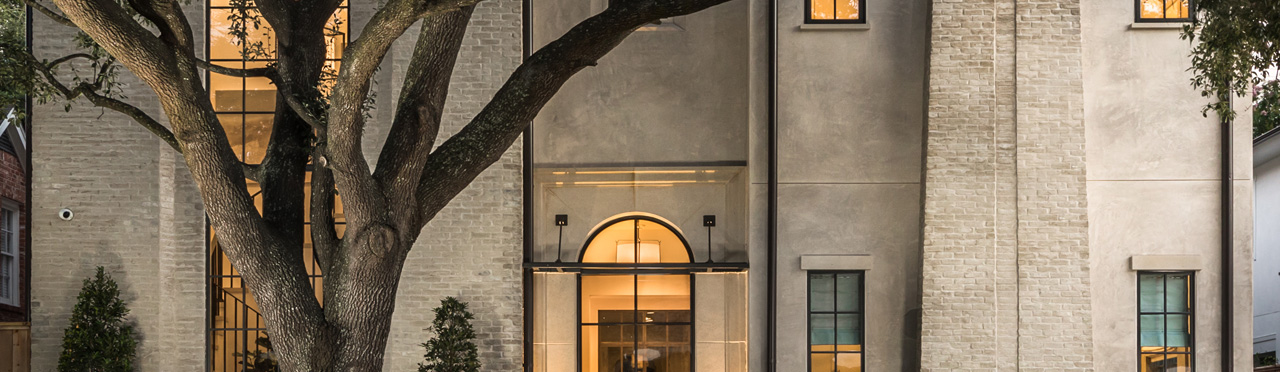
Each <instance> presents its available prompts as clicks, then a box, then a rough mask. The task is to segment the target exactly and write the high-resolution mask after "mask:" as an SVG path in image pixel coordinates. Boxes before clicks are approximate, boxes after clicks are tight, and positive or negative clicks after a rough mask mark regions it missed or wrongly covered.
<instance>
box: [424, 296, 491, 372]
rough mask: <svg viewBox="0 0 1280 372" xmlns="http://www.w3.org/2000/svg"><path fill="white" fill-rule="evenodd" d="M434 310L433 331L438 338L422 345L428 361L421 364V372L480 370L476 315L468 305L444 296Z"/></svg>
mask: <svg viewBox="0 0 1280 372" xmlns="http://www.w3.org/2000/svg"><path fill="white" fill-rule="evenodd" d="M434 311H435V313H436V319H435V320H433V321H432V322H431V331H432V332H434V333H435V335H434V336H433V337H431V339H430V340H427V343H425V344H422V347H425V348H426V349H427V354H426V355H424V357H425V358H426V362H424V363H420V364H418V372H478V371H480V357H479V354H478V353H477V352H476V344H475V342H474V340H475V338H476V332H475V330H473V329H472V328H471V319H473V318H475V316H473V315H471V312H469V311H467V304H466V303H465V302H462V301H458V299H456V298H453V297H445V298H444V299H443V300H441V301H440V307H437V308H435V310H434Z"/></svg>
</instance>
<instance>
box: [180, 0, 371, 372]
mask: <svg viewBox="0 0 1280 372" xmlns="http://www.w3.org/2000/svg"><path fill="white" fill-rule="evenodd" d="M244 5H247V6H245V7H243V9H241V7H239V6H237V4H233V3H232V2H231V1H230V0H211V1H208V2H207V7H206V8H205V11H206V13H205V17H206V20H207V21H208V22H207V23H206V25H207V29H206V31H207V32H206V35H205V37H206V39H205V42H206V43H205V45H206V49H205V51H206V53H207V56H208V57H209V61H210V63H213V64H217V65H221V66H225V67H230V68H236V69H242V68H258V67H265V66H267V65H269V64H272V63H275V62H276V56H275V54H274V51H275V43H276V40H275V33H274V32H273V31H272V30H271V28H270V26H269V25H267V24H266V23H265V21H261V22H257V23H255V22H252V21H247V22H246V24H247V25H246V26H245V30H244V31H245V33H246V34H247V35H246V36H245V40H239V38H237V37H236V36H235V34H234V33H232V32H231V29H232V25H233V22H232V20H231V18H232V17H234V16H237V15H238V16H240V17H249V18H250V19H258V20H261V18H260V16H259V15H258V10H257V8H256V6H255V5H254V3H253V1H252V0H250V1H248V2H247V3H246V4H244ZM349 21H350V9H349V4H348V2H346V1H344V2H343V3H342V4H341V5H339V6H338V8H337V9H336V10H335V11H334V14H333V15H332V16H331V17H330V19H329V22H328V23H326V25H325V30H324V33H325V41H326V50H325V64H324V67H323V69H322V74H323V75H322V76H323V77H322V81H321V87H320V88H321V91H322V92H323V91H325V90H326V89H328V87H329V85H328V84H330V83H331V81H332V78H333V76H334V74H336V72H337V71H338V67H339V64H340V61H341V58H342V51H343V48H344V47H345V46H346V43H347V35H348V32H349ZM205 76H206V82H207V89H208V93H209V100H210V102H211V103H212V104H213V108H214V111H215V112H216V113H217V115H218V121H219V122H220V123H221V124H222V127H223V130H225V131H226V134H227V140H228V142H230V145H231V148H232V150H233V151H234V152H235V154H236V156H237V157H238V158H239V159H240V160H241V161H243V162H245V163H248V164H261V163H262V161H263V159H264V157H265V155H266V149H267V145H268V141H269V140H270V138H271V129H272V126H273V125H274V120H275V107H276V98H277V96H278V92H277V91H276V87H275V85H274V84H273V83H272V82H271V81H270V80H269V79H267V78H263V77H250V78H241V77H236V76H230V75H223V74H218V73H214V72H208V71H206V75H205ZM308 169H310V166H308ZM307 172H308V174H307V176H306V177H307V180H306V184H305V186H304V191H303V192H304V193H305V195H307V196H306V197H308V198H309V197H310V195H311V178H310V177H311V175H310V170H308V171H307ZM245 184H246V186H247V188H248V192H249V194H250V196H251V197H252V198H253V199H254V204H255V205H256V206H257V207H258V208H259V209H260V208H262V193H261V187H260V185H259V184H258V183H257V182H254V181H252V180H245ZM308 200H309V199H308ZM304 205H306V206H308V207H309V205H310V204H304ZM259 213H261V211H259ZM303 216H304V219H305V220H304V223H303V228H304V232H303V237H304V242H303V247H302V249H303V253H302V255H303V260H304V262H305V265H306V269H307V276H308V278H309V279H310V282H311V286H312V289H313V291H314V292H315V295H316V298H317V299H318V300H320V302H321V304H323V303H324V298H323V297H324V296H323V294H324V291H323V288H324V273H323V272H322V270H320V267H319V265H318V263H317V262H316V260H315V253H314V249H313V247H312V245H311V213H310V210H309V209H307V210H306V211H305V212H304V213H303ZM334 219H335V223H334V229H335V230H336V231H337V233H338V236H339V237H341V236H342V235H343V234H344V233H345V231H346V222H345V221H346V218H345V214H344V212H343V210H342V201H341V197H340V196H339V197H338V199H337V200H336V201H335V203H334ZM206 226H207V228H208V231H207V235H206V243H207V244H206V249H207V250H206V254H207V256H206V257H207V258H208V267H207V272H208V282H207V283H208V286H209V287H208V301H209V302H208V314H209V316H208V325H207V327H208V328H207V333H206V335H205V339H206V343H207V349H206V352H207V362H206V366H205V370H207V371H211V372H230V371H244V370H269V369H271V368H274V366H275V361H274V359H272V353H273V350H272V348H271V342H270V338H269V337H268V335H267V332H266V330H267V329H266V323H265V321H264V320H263V318H262V314H261V313H260V312H259V309H258V305H257V301H256V300H254V298H253V294H252V293H250V292H249V290H248V289H247V288H246V287H245V283H244V278H243V276H242V275H241V274H240V272H239V271H238V270H236V269H235V267H233V266H232V265H231V262H230V260H229V259H227V257H226V255H225V254H224V253H223V250H222V246H221V245H220V244H219V242H218V235H217V232H216V231H214V230H213V228H212V227H211V226H208V225H207V224H206Z"/></svg>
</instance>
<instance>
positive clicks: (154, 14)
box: [128, 0, 195, 55]
mask: <svg viewBox="0 0 1280 372" xmlns="http://www.w3.org/2000/svg"><path fill="white" fill-rule="evenodd" d="M128 2H129V6H130V7H132V8H133V9H134V10H135V11H137V12H138V14H140V15H142V17H143V18H146V19H147V20H148V21H151V23H152V24H154V25H155V26H156V28H158V29H159V30H160V40H164V41H165V42H166V43H168V44H169V45H172V46H173V47H175V48H178V49H179V50H182V51H184V52H190V53H189V54H191V55H194V54H195V49H194V48H195V41H194V38H193V36H192V33H191V23H190V22H188V21H187V16H186V14H183V13H182V6H181V5H179V4H178V3H177V2H176V1H174V0H128Z"/></svg>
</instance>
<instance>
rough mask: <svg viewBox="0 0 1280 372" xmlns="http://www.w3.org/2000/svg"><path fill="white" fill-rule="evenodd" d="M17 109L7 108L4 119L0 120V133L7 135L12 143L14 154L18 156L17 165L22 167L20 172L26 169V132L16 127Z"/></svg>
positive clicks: (24, 171)
mask: <svg viewBox="0 0 1280 372" xmlns="http://www.w3.org/2000/svg"><path fill="white" fill-rule="evenodd" d="M17 112H18V111H17V109H9V112H8V114H6V115H5V116H4V121H3V122H0V133H5V134H8V135H9V142H12V143H13V152H14V155H17V156H18V165H19V166H21V167H22V172H23V173H26V171H27V134H26V133H25V132H23V131H22V128H21V127H18V115H17Z"/></svg>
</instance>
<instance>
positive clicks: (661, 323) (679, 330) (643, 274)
mask: <svg viewBox="0 0 1280 372" xmlns="http://www.w3.org/2000/svg"><path fill="white" fill-rule="evenodd" d="M615 217H616V218H611V219H609V220H606V221H605V222H602V223H601V224H599V225H597V226H596V228H594V229H592V233H591V234H590V235H589V237H588V239H587V242H586V243H585V244H584V245H583V249H582V252H581V253H580V254H579V262H583V263H607V264H618V263H633V264H636V265H640V264H652V263H689V262H691V257H692V255H691V251H690V250H689V244H688V242H687V241H685V239H684V237H683V235H682V234H680V231H679V229H677V228H675V227H674V225H672V224H671V223H670V222H668V221H666V220H664V219H662V218H661V217H657V216H653V215H648V214H641V213H634V214H627V215H622V216H620V217H618V216H615ZM637 258H638V259H637ZM579 280H580V282H579V286H580V288H581V289H580V291H579V293H580V294H581V298H580V299H579V301H580V302H581V310H580V312H581V315H582V316H581V318H580V319H579V324H580V326H579V338H578V339H579V342H581V348H580V350H582V355H581V358H582V371H583V372H614V371H618V372H623V371H626V372H632V371H636V372H639V371H643V372H689V371H692V366H693V343H692V340H693V308H692V303H691V294H692V292H693V290H692V289H693V280H692V277H691V276H690V275H689V274H688V273H671V272H655V270H644V269H640V268H639V266H637V267H636V268H625V267H613V268H611V269H602V270H595V271H590V272H588V271H584V272H583V273H582V276H581V277H580V279H579Z"/></svg>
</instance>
